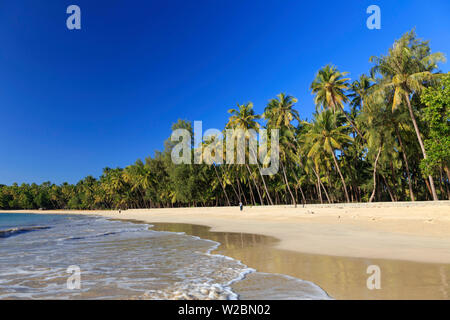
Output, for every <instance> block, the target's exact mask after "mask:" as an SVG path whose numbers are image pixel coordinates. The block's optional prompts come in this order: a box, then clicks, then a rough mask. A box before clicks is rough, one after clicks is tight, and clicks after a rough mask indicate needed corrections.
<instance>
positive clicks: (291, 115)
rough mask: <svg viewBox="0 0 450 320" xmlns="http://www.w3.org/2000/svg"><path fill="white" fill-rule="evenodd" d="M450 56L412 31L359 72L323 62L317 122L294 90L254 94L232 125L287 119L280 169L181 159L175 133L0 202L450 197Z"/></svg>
mask: <svg viewBox="0 0 450 320" xmlns="http://www.w3.org/2000/svg"><path fill="white" fill-rule="evenodd" d="M444 59H445V58H444V56H443V54H441V53H432V52H431V49H430V47H429V42H428V41H423V40H421V39H419V38H417V36H416V34H415V32H414V30H413V31H410V32H407V33H406V34H404V35H403V36H402V37H401V38H400V39H398V40H396V41H395V42H394V44H393V46H392V47H391V48H389V50H388V52H387V54H385V55H381V56H374V57H371V58H370V62H371V63H372V68H371V69H370V70H369V71H368V73H367V74H362V75H361V76H360V77H359V78H358V79H356V80H353V81H352V80H351V79H350V78H348V77H347V74H348V73H347V72H341V71H339V70H338V68H337V67H336V66H333V65H327V66H325V67H323V68H322V69H320V70H319V71H318V73H317V75H316V77H315V79H314V80H313V81H312V84H311V87H310V89H311V91H312V94H313V95H314V101H315V104H316V112H315V113H314V114H313V118H312V119H311V120H310V121H307V120H305V119H300V116H299V113H298V111H297V110H296V104H297V103H298V101H297V99H296V98H294V97H293V96H291V95H288V94H284V93H281V94H279V95H278V96H277V97H276V98H274V99H271V100H270V101H269V102H268V104H267V106H266V107H265V109H264V112H263V114H262V115H258V114H256V113H255V111H254V109H253V104H252V103H246V104H242V105H237V107H236V108H234V109H231V110H229V111H228V112H229V120H228V123H227V124H226V126H225V129H244V130H245V129H247V130H248V129H255V130H258V129H260V128H265V129H273V128H276V129H279V154H280V170H279V172H278V174H275V175H272V176H264V175H261V174H260V166H261V165H260V164H217V163H212V164H211V165H208V164H179V165H175V164H174V163H173V162H172V159H171V151H172V149H173V147H174V143H173V142H171V141H170V140H169V139H168V140H167V141H166V142H165V143H164V150H163V151H162V152H156V153H155V155H154V156H153V157H148V158H146V159H145V161H141V160H137V161H136V162H135V163H134V164H132V165H130V166H128V167H126V168H115V169H113V168H105V169H104V170H103V173H102V175H101V176H100V177H99V178H98V179H96V178H94V177H92V176H87V177H86V178H84V179H82V180H81V181H79V182H78V183H77V184H69V183H63V184H61V185H55V184H52V183H50V182H45V183H42V184H41V185H37V184H31V185H30V184H22V185H20V186H19V185H17V184H13V185H11V186H5V185H0V208H1V209H37V208H44V209H118V208H121V209H127V208H161V207H183V206H229V205H236V204H238V203H239V202H242V203H243V204H244V205H277V204H294V205H297V204H298V203H338V202H372V201H416V200H439V199H441V200H442V199H450V188H449V184H450V171H449V163H450V125H449V119H450V108H449V104H450V74H449V73H447V74H443V73H441V72H439V70H438V66H437V63H439V62H443V61H444ZM345 109H347V110H348V111H346V110H345ZM179 128H184V129H188V130H190V131H191V132H192V125H191V123H190V122H189V121H185V120H178V122H176V123H175V124H173V126H172V130H176V129H179ZM205 143H206V142H205ZM192 152H195V150H192ZM248 156H249V155H248V154H247V157H248ZM247 163H248V162H247Z"/></svg>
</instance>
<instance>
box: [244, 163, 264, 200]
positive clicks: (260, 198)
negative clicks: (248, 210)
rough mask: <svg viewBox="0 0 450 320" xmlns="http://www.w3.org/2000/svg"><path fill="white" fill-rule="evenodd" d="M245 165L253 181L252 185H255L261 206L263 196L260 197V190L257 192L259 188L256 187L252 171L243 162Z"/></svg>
mask: <svg viewBox="0 0 450 320" xmlns="http://www.w3.org/2000/svg"><path fill="white" fill-rule="evenodd" d="M245 166H246V167H247V170H248V174H249V175H250V178H251V179H252V180H253V183H254V185H255V187H256V191H257V192H258V196H259V200H260V201H261V205H262V206H263V205H264V201H263V198H262V196H261V192H259V188H258V185H257V184H256V180H255V178H254V177H253V175H252V172H251V170H250V168H249V166H248V164H245Z"/></svg>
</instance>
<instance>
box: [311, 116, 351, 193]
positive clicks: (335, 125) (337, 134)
mask: <svg viewBox="0 0 450 320" xmlns="http://www.w3.org/2000/svg"><path fill="white" fill-rule="evenodd" d="M342 123H343V116H342V113H341V112H338V113H333V112H331V110H324V111H322V112H321V113H316V114H315V115H314V120H313V122H312V123H306V125H307V126H308V128H309V130H308V132H307V133H306V134H305V139H306V141H307V144H308V145H309V146H310V148H309V152H308V157H310V158H311V159H313V161H314V163H316V164H317V163H318V162H319V161H321V160H322V159H324V158H326V157H327V156H330V155H331V157H332V158H333V162H334V165H335V169H336V171H337V172H338V174H339V176H340V178H341V182H342V185H343V188H344V193H345V198H346V200H347V202H350V198H349V196H348V192H347V185H346V183H345V179H344V176H343V175H342V172H341V169H340V167H339V163H338V161H337V158H336V155H335V151H336V150H340V151H341V152H343V150H344V146H345V144H347V143H350V142H352V141H353V139H352V138H351V137H350V136H349V135H348V126H346V125H345V126H344V125H342Z"/></svg>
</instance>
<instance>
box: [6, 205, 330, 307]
mask: <svg viewBox="0 0 450 320" xmlns="http://www.w3.org/2000/svg"><path fill="white" fill-rule="evenodd" d="M150 227H151V226H150V225H148V224H136V223H132V222H124V221H114V220H108V219H106V218H103V217H96V216H82V215H59V214H58V215H56V214H55V215H53V214H22V213H0V299H239V293H236V292H233V290H232V289H231V285H232V284H233V283H235V282H236V281H241V280H243V279H245V277H246V276H247V275H249V274H252V276H253V277H255V276H259V277H260V278H261V281H263V279H275V280H272V281H275V282H276V283H277V284H278V285H279V286H280V284H282V283H285V284H286V286H284V287H285V290H277V291H276V292H275V291H274V292H271V291H270V290H268V291H267V292H261V289H260V288H259V289H257V290H254V291H252V289H251V287H249V288H247V290H246V297H250V298H252V297H253V298H267V299H270V298H277V299H327V298H329V297H328V295H327V294H326V293H325V292H324V291H323V290H322V289H321V288H319V287H318V286H316V285H314V284H313V283H311V282H308V281H303V280H300V279H296V278H292V277H287V276H282V275H270V277H268V276H267V275H266V274H259V273H258V272H257V271H256V270H254V269H251V268H249V267H247V266H246V265H244V264H242V263H241V262H240V261H237V260H235V259H232V258H230V257H226V256H223V255H218V254H212V253H211V252H212V251H214V250H215V249H216V248H217V247H218V246H219V245H220V243H218V242H215V241H211V240H207V239H201V238H198V237H195V236H190V235H186V234H184V233H176V232H163V231H154V230H151V229H150ZM74 267H75V269H78V268H79V270H80V278H79V279H80V282H79V283H80V286H79V287H76V288H73V285H72V286H71V285H68V283H69V282H71V279H72V280H73V275H74V274H73V273H72V270H75V269H74ZM71 277H72V278H71ZM257 278H258V277H257ZM272 287H273V286H272ZM272 290H273V288H272Z"/></svg>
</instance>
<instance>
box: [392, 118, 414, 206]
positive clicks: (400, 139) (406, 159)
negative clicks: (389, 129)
mask: <svg viewBox="0 0 450 320" xmlns="http://www.w3.org/2000/svg"><path fill="white" fill-rule="evenodd" d="M395 132H396V134H397V138H398V142H399V144H400V148H401V149H402V155H403V161H405V168H406V174H407V176H408V186H409V195H410V197H411V201H413V202H414V201H415V198H414V192H413V188H412V181H411V179H412V177H411V174H410V173H409V164H408V158H407V157H406V150H405V148H403V141H402V138H401V137H400V132H398V128H397V126H395Z"/></svg>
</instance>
